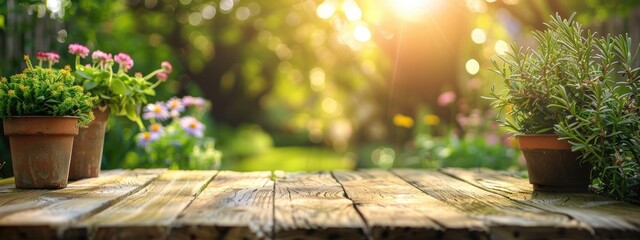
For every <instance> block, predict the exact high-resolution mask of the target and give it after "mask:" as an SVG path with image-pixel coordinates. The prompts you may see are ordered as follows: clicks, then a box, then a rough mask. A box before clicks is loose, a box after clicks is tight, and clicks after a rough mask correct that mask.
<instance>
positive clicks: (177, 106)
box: [166, 97, 184, 117]
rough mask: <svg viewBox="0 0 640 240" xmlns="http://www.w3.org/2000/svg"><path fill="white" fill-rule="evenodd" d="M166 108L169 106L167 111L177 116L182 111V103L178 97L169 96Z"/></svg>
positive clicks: (172, 115)
mask: <svg viewBox="0 0 640 240" xmlns="http://www.w3.org/2000/svg"><path fill="white" fill-rule="evenodd" d="M166 106H167V108H169V112H170V115H171V117H179V116H180V113H181V112H182V111H184V104H183V103H182V101H181V100H180V98H175V97H174V98H171V99H169V101H167V103H166Z"/></svg>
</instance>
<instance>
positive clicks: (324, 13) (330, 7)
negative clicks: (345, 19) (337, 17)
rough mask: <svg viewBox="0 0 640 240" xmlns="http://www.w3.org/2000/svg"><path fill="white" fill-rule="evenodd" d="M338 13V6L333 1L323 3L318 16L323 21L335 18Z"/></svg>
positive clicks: (317, 11)
mask: <svg viewBox="0 0 640 240" xmlns="http://www.w3.org/2000/svg"><path fill="white" fill-rule="evenodd" d="M335 11H336V5H335V4H334V3H333V2H332V1H325V2H323V3H321V4H320V5H319V6H318V8H317V9H316V14H318V17H320V18H322V19H328V18H330V17H331V16H333V13H335Z"/></svg>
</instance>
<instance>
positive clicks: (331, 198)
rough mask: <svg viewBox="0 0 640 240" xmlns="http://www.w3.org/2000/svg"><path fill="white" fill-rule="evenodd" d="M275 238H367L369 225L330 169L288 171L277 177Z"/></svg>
mask: <svg viewBox="0 0 640 240" xmlns="http://www.w3.org/2000/svg"><path fill="white" fill-rule="evenodd" d="M274 213H275V227H274V230H275V235H274V236H275V238H276V239H301V238H304V239H328V238H329V239H336V238H340V239H364V238H367V236H368V233H367V229H366V225H365V223H364V222H363V220H362V218H361V217H360V215H359V214H358V212H357V211H356V209H355V208H354V206H353V202H352V201H351V200H349V199H347V198H346V197H345V193H344V191H343V190H342V187H341V186H340V184H338V182H336V180H335V179H334V178H333V177H332V176H331V174H329V173H328V172H318V173H289V174H286V175H285V176H283V177H279V178H277V180H276V186H275V209H274Z"/></svg>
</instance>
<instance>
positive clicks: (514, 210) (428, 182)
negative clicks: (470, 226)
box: [392, 169, 593, 239]
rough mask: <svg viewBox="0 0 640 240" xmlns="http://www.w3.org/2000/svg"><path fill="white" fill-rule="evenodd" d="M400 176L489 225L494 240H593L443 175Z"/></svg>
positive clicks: (577, 226) (556, 217)
mask: <svg viewBox="0 0 640 240" xmlns="http://www.w3.org/2000/svg"><path fill="white" fill-rule="evenodd" d="M392 171H393V172H394V173H395V174H396V175H398V176H399V177H401V178H402V179H404V180H406V181H408V182H409V183H411V184H412V185H414V186H416V187H417V188H419V189H420V190H422V191H423V192H425V193H427V194H429V195H431V196H433V197H434V198H436V199H438V200H441V201H444V202H447V203H448V204H450V205H452V206H454V207H456V208H458V209H460V210H462V211H464V212H465V213H468V214H470V215H471V216H473V217H475V218H477V219H480V220H483V221H485V223H486V224H487V225H489V227H490V232H491V238H497V239H512V238H518V239H549V238H553V239H590V238H592V237H593V235H592V229H591V228H589V227H588V226H586V225H584V224H582V223H581V222H579V221H576V220H574V219H571V218H570V217H568V216H566V215H563V214H558V213H554V212H548V211H544V210H542V209H539V208H536V207H532V206H530V205H526V204H522V203H520V202H517V201H512V200H510V199H508V198H506V197H504V196H501V195H498V194H495V193H491V192H488V191H485V190H483V189H480V188H478V187H475V186H473V185H470V184H468V183H466V182H463V181H460V180H458V179H455V178H452V177H449V176H447V175H444V174H442V173H439V172H434V171H424V170H409V169H398V170H392Z"/></svg>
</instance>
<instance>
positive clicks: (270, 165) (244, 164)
mask: <svg viewBox="0 0 640 240" xmlns="http://www.w3.org/2000/svg"><path fill="white" fill-rule="evenodd" d="M355 165H356V163H355V160H354V159H351V158H348V157H345V154H342V153H337V152H334V151H331V150H329V149H324V148H314V147H278V148H273V149H271V150H269V151H268V152H266V153H264V154H261V155H258V156H255V157H250V158H247V159H244V160H242V161H241V162H239V163H238V164H237V165H235V166H234V169H233V170H236V171H270V170H283V171H319V170H337V169H344V170H352V169H354V168H355Z"/></svg>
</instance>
